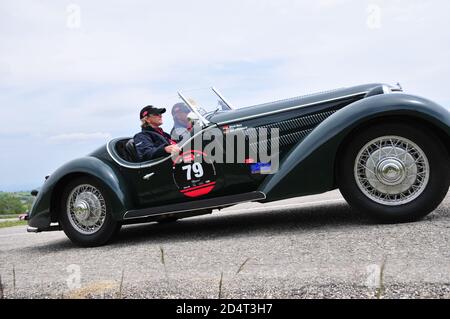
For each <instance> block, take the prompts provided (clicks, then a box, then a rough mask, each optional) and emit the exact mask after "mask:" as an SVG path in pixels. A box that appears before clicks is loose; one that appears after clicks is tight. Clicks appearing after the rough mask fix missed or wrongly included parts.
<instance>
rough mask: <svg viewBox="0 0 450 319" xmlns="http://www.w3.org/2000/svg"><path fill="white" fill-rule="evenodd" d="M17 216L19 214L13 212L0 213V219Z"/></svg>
mask: <svg viewBox="0 0 450 319" xmlns="http://www.w3.org/2000/svg"><path fill="white" fill-rule="evenodd" d="M9 218H17V219H18V218H19V215H17V214H16V215H14V214H0V219H9Z"/></svg>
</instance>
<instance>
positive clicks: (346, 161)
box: [338, 122, 449, 223]
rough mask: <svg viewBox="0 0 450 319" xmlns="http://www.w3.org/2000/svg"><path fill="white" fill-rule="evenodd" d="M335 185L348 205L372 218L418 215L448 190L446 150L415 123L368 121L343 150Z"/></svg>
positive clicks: (399, 219)
mask: <svg viewBox="0 0 450 319" xmlns="http://www.w3.org/2000/svg"><path fill="white" fill-rule="evenodd" d="M338 184H339V188H340V190H341V193H342V195H343V196H344V197H345V199H346V200H347V201H348V202H349V203H350V205H352V206H353V207H355V208H356V209H358V210H360V211H361V212H364V213H366V214H367V215H369V217H372V218H373V219H375V220H377V221H380V222H385V223H395V222H408V221H414V220H418V219H420V218H422V217H424V216H426V215H428V214H429V213H431V212H432V211H433V210H434V209H436V207H437V206H438V205H439V204H440V203H441V202H442V200H443V199H444V197H445V195H446V194H447V192H448V187H449V164H448V154H447V151H446V150H445V147H444V146H443V145H442V143H441V142H440V141H439V139H438V138H437V137H435V136H434V135H433V134H432V133H431V132H427V129H426V128H424V127H421V126H420V125H414V126H413V125H412V124H408V123H394V122H391V123H384V124H379V125H376V126H370V127H368V128H366V129H364V130H362V131H360V132H358V134H355V137H354V138H353V139H352V140H351V141H350V142H349V144H348V145H347V148H346V149H345V150H344V152H343V156H342V158H341V160H340V165H339V167H338Z"/></svg>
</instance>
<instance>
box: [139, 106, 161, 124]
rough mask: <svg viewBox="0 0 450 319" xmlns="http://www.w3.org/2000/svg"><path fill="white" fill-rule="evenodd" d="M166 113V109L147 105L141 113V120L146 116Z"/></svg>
mask: <svg viewBox="0 0 450 319" xmlns="http://www.w3.org/2000/svg"><path fill="white" fill-rule="evenodd" d="M165 112H166V109H165V108H158V107H154V106H153V105H147V106H146V107H144V108H143V109H142V110H141V112H140V113H139V118H140V119H141V120H142V119H143V118H144V117H146V116H149V115H156V114H163V113H165Z"/></svg>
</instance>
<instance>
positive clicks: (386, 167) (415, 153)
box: [355, 136, 430, 206]
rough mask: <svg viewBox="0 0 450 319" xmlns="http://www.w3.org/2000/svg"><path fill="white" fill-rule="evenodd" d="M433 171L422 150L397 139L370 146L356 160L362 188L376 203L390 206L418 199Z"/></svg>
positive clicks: (387, 138)
mask: <svg viewBox="0 0 450 319" xmlns="http://www.w3.org/2000/svg"><path fill="white" fill-rule="evenodd" d="M429 174H430V168H429V163H428V159H427V157H426V155H425V153H424V152H423V151H422V149H421V148H420V147H419V146H417V145H416V144H415V143H413V142H412V141H410V140H408V139H406V138H404V137H398V136H384V137H380V138H377V139H374V140H372V141H370V142H369V143H367V144H366V145H365V146H364V147H363V148H362V149H361V151H360V152H359V154H358V156H357V158H356V161H355V178H356V181H357V184H358V187H359V189H360V190H361V191H362V192H363V193H364V195H366V196H367V197H369V198H370V199H372V200H373V201H375V202H377V203H380V204H384V205H390V206H397V205H402V204H406V203H409V202H411V201H413V200H414V199H416V198H417V197H418V196H419V195H420V194H421V193H422V192H423V191H424V189H425V188H426V186H427V184H428V179H429Z"/></svg>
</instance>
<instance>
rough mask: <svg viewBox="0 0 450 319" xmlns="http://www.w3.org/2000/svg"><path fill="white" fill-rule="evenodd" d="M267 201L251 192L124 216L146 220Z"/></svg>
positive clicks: (132, 212)
mask: <svg viewBox="0 0 450 319" xmlns="http://www.w3.org/2000/svg"><path fill="white" fill-rule="evenodd" d="M263 199H266V195H265V194H264V193H262V192H250V193H244V194H237V195H229V196H222V197H216V198H209V199H201V200H196V201H193V202H187V203H186V202H185V203H180V204H171V205H164V206H157V207H151V208H145V209H139V210H130V211H127V212H126V213H125V215H124V220H129V219H134V218H146V217H154V216H162V215H167V214H174V213H182V212H189V211H195V210H199V209H213V208H219V207H223V206H228V205H236V204H239V203H246V202H253V201H257V200H263Z"/></svg>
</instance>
